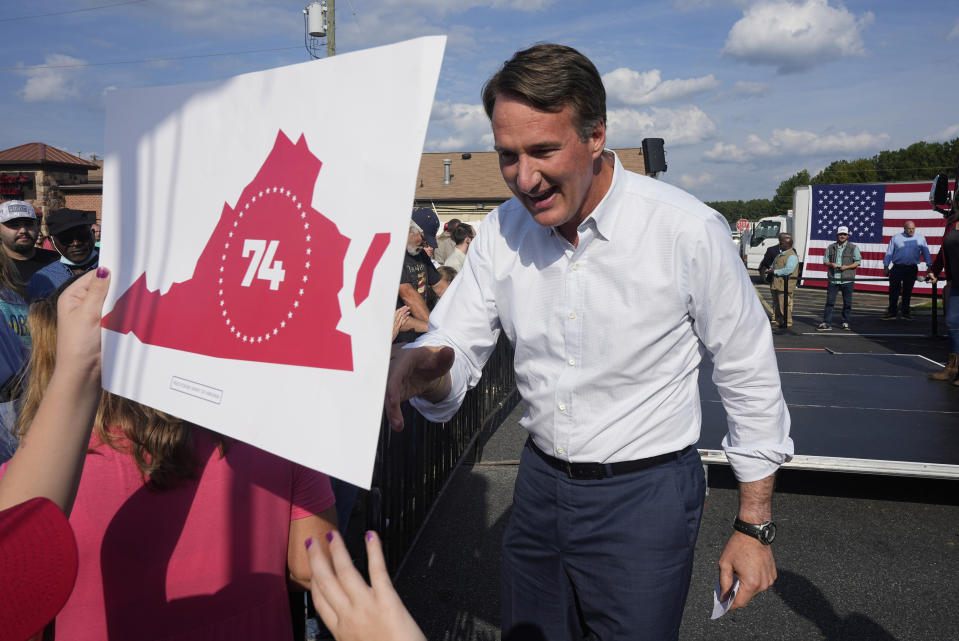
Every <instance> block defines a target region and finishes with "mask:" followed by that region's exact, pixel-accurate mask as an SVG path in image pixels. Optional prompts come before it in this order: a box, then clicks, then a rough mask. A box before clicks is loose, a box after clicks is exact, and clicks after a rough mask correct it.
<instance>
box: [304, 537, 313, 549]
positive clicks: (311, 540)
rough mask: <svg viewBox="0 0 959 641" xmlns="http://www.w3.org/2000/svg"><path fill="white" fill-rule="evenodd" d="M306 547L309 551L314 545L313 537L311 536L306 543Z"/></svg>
mask: <svg viewBox="0 0 959 641" xmlns="http://www.w3.org/2000/svg"><path fill="white" fill-rule="evenodd" d="M304 545H306V549H307V550H309V549H310V546H311V545H313V537H312V536H311V537H310V538H308V539H307V540H306V542H305V543H304Z"/></svg>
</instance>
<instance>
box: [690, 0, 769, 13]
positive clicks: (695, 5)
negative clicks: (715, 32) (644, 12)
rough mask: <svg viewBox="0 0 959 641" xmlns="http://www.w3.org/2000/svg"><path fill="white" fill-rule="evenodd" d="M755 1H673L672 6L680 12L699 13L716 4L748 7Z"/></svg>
mask: <svg viewBox="0 0 959 641" xmlns="http://www.w3.org/2000/svg"><path fill="white" fill-rule="evenodd" d="M753 2H755V0H673V5H675V6H676V8H677V9H679V10H680V11H699V10H701V9H708V8H709V7H712V6H714V5H717V4H732V5H739V6H743V5H749V4H751V3H753Z"/></svg>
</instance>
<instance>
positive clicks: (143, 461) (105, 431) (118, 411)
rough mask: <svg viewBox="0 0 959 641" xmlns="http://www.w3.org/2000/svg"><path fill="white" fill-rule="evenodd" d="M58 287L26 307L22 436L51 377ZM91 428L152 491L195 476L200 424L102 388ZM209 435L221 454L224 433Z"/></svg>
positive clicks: (19, 427)
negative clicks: (196, 435)
mask: <svg viewBox="0 0 959 641" xmlns="http://www.w3.org/2000/svg"><path fill="white" fill-rule="evenodd" d="M62 290H63V288H62V287H61V288H60V289H59V290H57V292H56V293H54V294H51V296H50V297H49V298H45V299H40V300H37V301H34V302H33V303H32V304H31V305H30V314H29V316H28V318H27V326H28V328H29V330H30V335H31V336H32V337H33V343H32V344H33V347H32V350H31V352H30V360H29V365H28V367H27V373H26V379H27V384H26V390H25V392H24V395H23V400H22V405H21V409H20V413H19V416H18V417H17V424H16V432H17V436H18V438H20V439H23V438H24V436H26V434H27V431H28V429H29V427H30V423H31V422H32V421H33V418H34V416H36V413H37V409H38V408H39V407H40V401H41V399H42V398H43V394H44V392H45V390H46V388H47V385H48V384H49V383H50V378H51V376H52V375H53V368H54V365H55V364H56V345H57V299H58V298H59V292H60V291H62ZM93 429H94V433H95V434H96V435H97V438H98V439H99V440H100V442H101V443H102V444H105V445H108V446H110V447H112V448H113V449H115V450H117V451H118V452H122V453H124V454H129V455H130V456H132V457H133V460H134V462H135V463H136V466H137V467H138V468H139V469H140V473H141V474H142V475H143V479H144V482H145V483H146V484H147V485H149V486H150V487H152V488H153V489H157V490H165V489H169V488H171V487H174V486H175V485H177V484H178V483H179V482H180V481H182V480H188V479H195V478H196V477H197V472H198V468H199V464H198V462H197V461H196V459H195V456H194V450H193V430H194V429H198V430H199V429H202V428H200V427H198V426H195V425H193V424H192V423H188V422H187V421H184V420H181V419H179V418H176V417H175V416H171V415H169V414H167V413H165V412H161V411H159V410H155V409H153V408H151V407H147V406H146V405H141V404H140V403H137V402H136V401H131V400H130V399H127V398H123V397H121V396H116V395H115V394H111V393H110V392H107V391H106V390H103V391H102V392H101V397H100V407H99V409H98V410H97V416H96V419H95V421H94V425H93ZM208 434H209V436H210V438H211V439H212V440H213V441H214V442H215V443H216V444H217V447H218V449H219V450H220V456H221V457H222V456H223V455H224V454H225V452H226V447H227V439H226V437H224V436H221V435H218V434H214V433H212V432H208Z"/></svg>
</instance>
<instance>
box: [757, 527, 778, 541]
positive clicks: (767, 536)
mask: <svg viewBox="0 0 959 641" xmlns="http://www.w3.org/2000/svg"><path fill="white" fill-rule="evenodd" d="M775 538H776V524H775V523H773V522H772V521H770V522H767V523H765V524H763V526H762V527H761V528H760V529H759V540H760V541H761V542H762V543H763V544H764V545H769V544H770V543H772V542H773V540H775Z"/></svg>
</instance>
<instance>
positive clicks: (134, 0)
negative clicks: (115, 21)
mask: <svg viewBox="0 0 959 641" xmlns="http://www.w3.org/2000/svg"><path fill="white" fill-rule="evenodd" d="M146 1H147V0H126V1H125V2H114V3H113V4H102V5H100V6H98V7H86V8H85V9H68V10H66V11H54V12H51V13H38V14H36V15H32V16H17V17H15V18H0V22H14V21H15V20H32V19H33V18H48V17H50V16H62V15H65V14H68V13H80V12H81V11H96V10H97V9H109V8H111V7H119V6H122V5H125V4H138V3H140V2H146Z"/></svg>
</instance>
